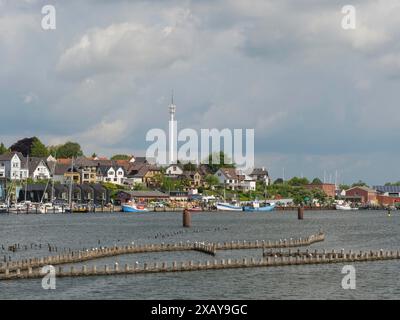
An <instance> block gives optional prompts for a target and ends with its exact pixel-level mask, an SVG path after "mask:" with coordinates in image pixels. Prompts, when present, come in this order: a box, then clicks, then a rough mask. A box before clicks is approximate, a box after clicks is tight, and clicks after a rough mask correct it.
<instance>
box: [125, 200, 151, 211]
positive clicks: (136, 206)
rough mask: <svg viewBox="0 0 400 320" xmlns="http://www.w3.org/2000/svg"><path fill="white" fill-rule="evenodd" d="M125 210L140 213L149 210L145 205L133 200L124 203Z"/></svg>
mask: <svg viewBox="0 0 400 320" xmlns="http://www.w3.org/2000/svg"><path fill="white" fill-rule="evenodd" d="M122 211H123V212H130V213H139V212H149V210H148V209H147V208H145V206H144V205H141V204H136V203H134V202H132V201H130V202H126V203H124V204H123V205H122Z"/></svg>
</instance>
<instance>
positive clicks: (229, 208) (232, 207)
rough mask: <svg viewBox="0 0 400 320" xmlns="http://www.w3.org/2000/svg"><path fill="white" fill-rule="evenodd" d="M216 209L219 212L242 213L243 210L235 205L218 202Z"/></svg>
mask: <svg viewBox="0 0 400 320" xmlns="http://www.w3.org/2000/svg"><path fill="white" fill-rule="evenodd" d="M216 207H217V210H219V211H243V208H242V207H241V206H239V205H238V204H236V203H234V204H231V203H228V202H218V203H217V204H216Z"/></svg>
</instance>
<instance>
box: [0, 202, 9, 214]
mask: <svg viewBox="0 0 400 320" xmlns="http://www.w3.org/2000/svg"><path fill="white" fill-rule="evenodd" d="M7 209H8V207H7V205H6V204H5V203H0V213H5V212H7Z"/></svg>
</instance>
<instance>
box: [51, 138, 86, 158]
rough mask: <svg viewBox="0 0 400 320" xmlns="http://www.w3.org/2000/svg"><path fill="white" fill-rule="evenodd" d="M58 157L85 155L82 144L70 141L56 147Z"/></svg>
mask: <svg viewBox="0 0 400 320" xmlns="http://www.w3.org/2000/svg"><path fill="white" fill-rule="evenodd" d="M56 152H57V158H72V157H80V156H83V152H82V149H81V146H80V145H79V143H77V142H71V141H68V142H67V143H65V144H63V145H61V146H59V147H58V148H57V149H56Z"/></svg>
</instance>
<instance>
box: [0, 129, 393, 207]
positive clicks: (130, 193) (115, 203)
mask: <svg viewBox="0 0 400 320" xmlns="http://www.w3.org/2000/svg"><path fill="white" fill-rule="evenodd" d="M0 151H1V152H0V153H1V154H0V203H1V208H2V211H3V212H6V211H10V210H11V211H17V212H24V211H26V210H27V209H26V208H28V207H30V209H32V208H36V210H34V211H35V212H38V209H37V208H38V206H40V208H43V206H44V212H45V213H46V212H55V211H57V212H64V211H65V209H63V210H60V209H59V208H61V207H63V208H67V209H68V210H69V211H70V212H88V211H96V209H97V210H102V211H110V210H111V209H110V208H111V207H112V211H114V210H115V211H120V210H121V208H122V207H123V205H124V204H126V203H129V202H133V203H139V204H142V205H143V207H142V208H143V210H146V211H147V210H148V208H149V209H151V210H156V211H157V210H159V211H168V210H171V211H173V210H175V209H177V210H179V209H182V208H188V207H189V208H192V209H194V208H199V210H200V208H201V209H207V210H213V209H218V210H224V209H225V210H227V211H236V210H241V209H242V207H241V206H240V205H239V204H243V203H244V204H251V203H252V202H255V201H257V202H260V203H264V204H269V205H270V204H274V206H275V207H276V208H281V209H282V208H290V207H297V206H299V205H302V206H308V207H310V208H325V209H326V208H332V209H341V210H347V209H348V210H352V209H363V208H364V209H366V208H368V209H370V208H383V207H385V208H392V209H396V207H397V204H400V185H399V184H397V183H393V184H392V183H387V184H386V185H383V186H367V185H366V184H365V183H364V182H362V181H359V182H356V183H354V184H353V185H349V186H346V185H339V184H337V183H327V182H325V181H321V179H319V178H314V179H313V180H311V181H310V180H308V179H307V178H298V177H293V178H291V179H289V180H285V181H283V179H282V178H275V179H273V178H272V177H270V175H269V172H268V169H267V168H265V167H260V168H253V169H252V170H250V171H249V172H242V171H241V170H239V169H237V168H235V165H234V164H229V165H228V164H226V163H227V162H228V161H226V155H225V154H224V153H223V152H220V155H219V156H220V164H218V165H216V164H200V165H197V164H193V163H181V162H180V161H177V163H175V164H172V165H168V166H160V165H157V164H156V163H153V162H152V161H148V160H147V159H146V158H145V157H143V156H136V155H123V154H119V155H115V156H113V157H111V158H106V157H100V156H97V155H96V154H93V155H92V156H90V157H88V156H84V155H83V153H82V150H81V148H80V145H79V144H78V143H74V142H67V143H66V144H64V145H60V146H50V147H46V146H44V145H43V144H42V142H41V141H40V140H39V139H38V138H37V137H32V138H25V139H22V140H20V141H18V142H16V143H15V144H13V145H12V146H10V147H9V148H6V147H4V145H3V144H1V146H0ZM57 154H58V156H57ZM211 156H212V155H210V157H211ZM221 203H223V204H224V205H225V206H224V205H222V206H218V205H217V204H221ZM56 207H57V209H55V208H56ZM144 207H145V208H144ZM135 208H136V209H138V208H137V207H135ZM238 208H240V209H238ZM138 211H140V208H139V209H138ZM39 212H40V213H43V209H39ZM133 212H136V211H133Z"/></svg>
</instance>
